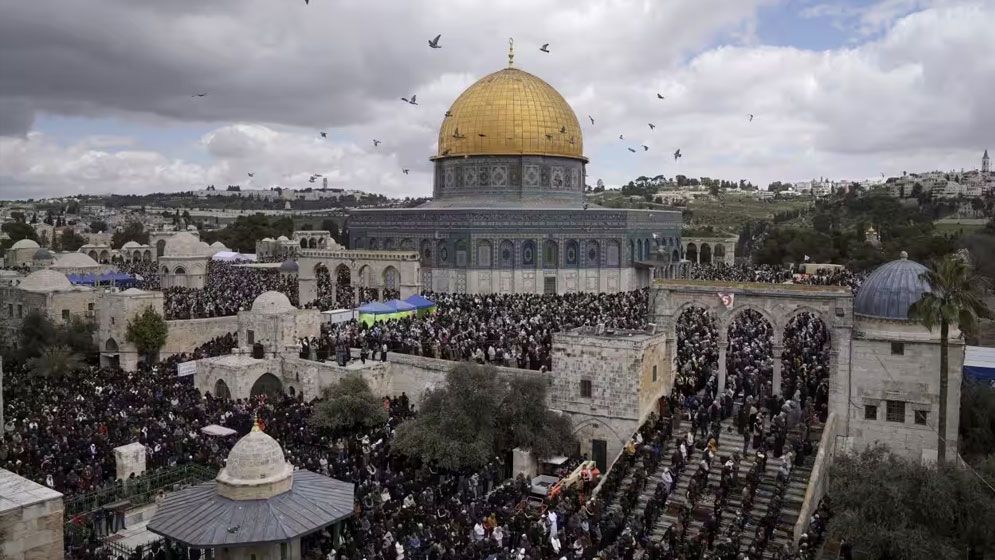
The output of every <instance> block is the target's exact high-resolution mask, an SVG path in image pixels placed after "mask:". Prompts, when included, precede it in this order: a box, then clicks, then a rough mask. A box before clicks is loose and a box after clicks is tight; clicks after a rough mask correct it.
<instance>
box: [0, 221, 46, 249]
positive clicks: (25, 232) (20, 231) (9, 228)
mask: <svg viewBox="0 0 995 560" xmlns="http://www.w3.org/2000/svg"><path fill="white" fill-rule="evenodd" d="M11 214H16V212H11ZM0 230H2V231H3V232H4V233H6V234H7V235H8V237H9V239H4V240H2V241H0V250H7V249H9V248H10V246H11V245H13V244H14V243H17V242H18V241H20V240H22V239H30V240H32V241H38V234H37V233H36V232H35V228H33V227H31V225H30V224H26V223H24V222H23V221H21V222H7V223H5V224H3V225H0Z"/></svg>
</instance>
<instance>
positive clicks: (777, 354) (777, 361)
mask: <svg viewBox="0 0 995 560" xmlns="http://www.w3.org/2000/svg"><path fill="white" fill-rule="evenodd" d="M782 350H784V347H783V346H781V345H776V346H774V353H773V357H774V375H773V377H772V379H773V382H772V385H773V386H772V387H771V394H774V395H780V394H781V351H782Z"/></svg>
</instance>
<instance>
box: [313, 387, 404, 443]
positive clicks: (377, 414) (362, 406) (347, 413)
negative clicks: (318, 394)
mask: <svg viewBox="0 0 995 560" xmlns="http://www.w3.org/2000/svg"><path fill="white" fill-rule="evenodd" d="M386 421H387V411H386V410H384V407H383V402H382V401H381V400H380V399H379V398H377V396H376V395H374V394H373V391H371V390H370V386H369V385H368V384H367V383H366V380H365V379H363V377H362V376H360V375H359V374H356V373H351V374H349V375H347V376H345V377H344V378H342V380H341V381H339V382H338V383H335V384H333V385H331V386H329V387H327V388H326V389H325V390H324V392H323V393H322V400H321V402H319V403H318V404H317V405H315V407H314V411H313V412H312V413H311V418H310V422H311V424H312V425H314V426H317V427H319V428H327V429H329V430H349V429H354V428H360V429H369V428H375V427H378V426H382V425H383V424H384V423H385V422H386Z"/></svg>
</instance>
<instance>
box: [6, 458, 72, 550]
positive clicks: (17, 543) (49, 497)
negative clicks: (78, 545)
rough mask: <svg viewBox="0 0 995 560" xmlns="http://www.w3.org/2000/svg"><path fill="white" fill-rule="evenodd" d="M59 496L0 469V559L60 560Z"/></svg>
mask: <svg viewBox="0 0 995 560" xmlns="http://www.w3.org/2000/svg"><path fill="white" fill-rule="evenodd" d="M63 509H64V508H63V504H62V494H60V493H58V492H56V491H55V490H52V489H51V488H49V487H47V486H42V485H41V484H38V483H37V482H32V481H30V480H28V479H26V478H24V477H21V476H18V475H17V474H14V473H12V472H10V471H8V470H4V469H0V527H3V530H4V532H5V535H4V537H5V538H4V541H3V543H2V546H0V557H3V558H5V559H6V560H36V559H38V560H40V559H54V560H59V559H61V558H63V556H64V552H63V534H62V527H63V523H64V521H63V519H62V512H63Z"/></svg>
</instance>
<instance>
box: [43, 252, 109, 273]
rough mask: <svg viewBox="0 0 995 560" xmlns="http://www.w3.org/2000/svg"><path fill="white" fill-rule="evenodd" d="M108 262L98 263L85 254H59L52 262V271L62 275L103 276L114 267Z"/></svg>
mask: <svg viewBox="0 0 995 560" xmlns="http://www.w3.org/2000/svg"><path fill="white" fill-rule="evenodd" d="M109 262H110V260H107V261H106V262H97V261H95V260H94V259H92V258H91V257H90V256H88V255H86V254H85V253H59V254H57V255H55V260H54V261H53V262H52V265H51V268H52V270H55V271H58V272H61V273H62V274H66V275H69V274H102V273H104V272H109V271H110V270H111V269H112V267H111V266H110V265H109V264H107V263H109Z"/></svg>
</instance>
